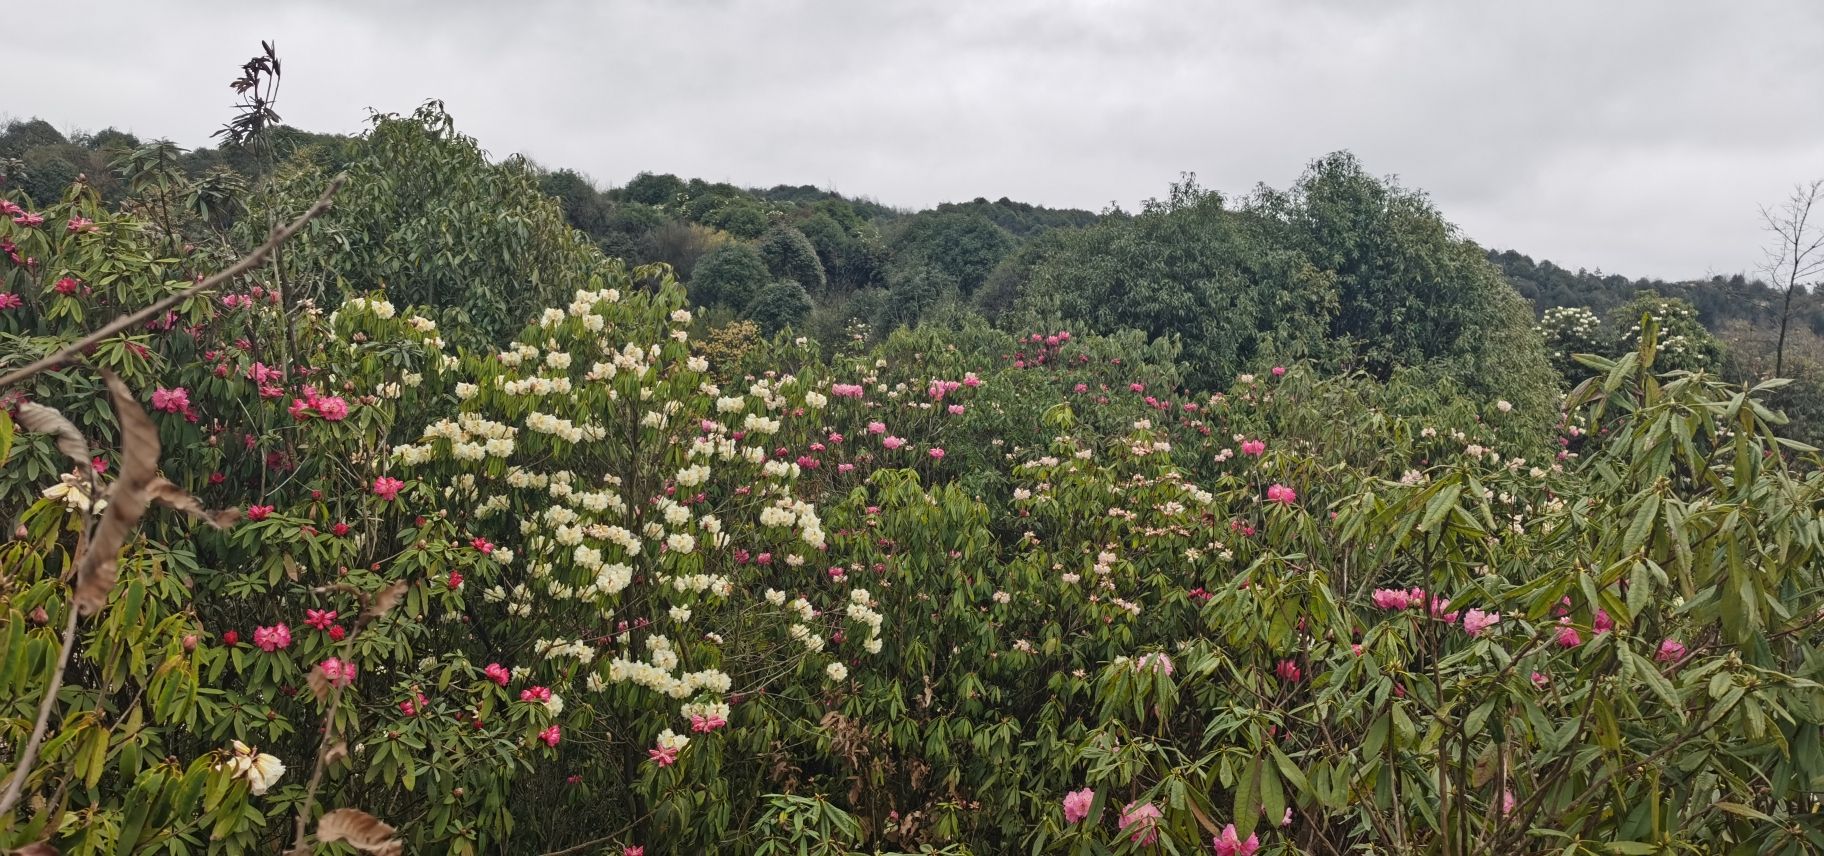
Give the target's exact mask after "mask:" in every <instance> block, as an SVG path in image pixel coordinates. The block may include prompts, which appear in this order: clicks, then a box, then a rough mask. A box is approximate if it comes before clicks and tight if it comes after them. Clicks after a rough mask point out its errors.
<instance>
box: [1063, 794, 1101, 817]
mask: <svg viewBox="0 0 1824 856" xmlns="http://www.w3.org/2000/svg"><path fill="white" fill-rule="evenodd" d="M1095 802H1096V792H1095V791H1094V790H1092V789H1090V788H1084V789H1082V790H1080V791H1071V792H1070V793H1067V794H1065V795H1064V822H1065V823H1082V822H1083V819H1084V818H1087V817H1089V807H1090V806H1092V805H1095Z"/></svg>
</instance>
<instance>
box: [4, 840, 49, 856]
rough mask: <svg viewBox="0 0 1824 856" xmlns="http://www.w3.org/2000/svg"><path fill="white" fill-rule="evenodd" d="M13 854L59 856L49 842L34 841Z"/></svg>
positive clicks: (20, 855)
mask: <svg viewBox="0 0 1824 856" xmlns="http://www.w3.org/2000/svg"><path fill="white" fill-rule="evenodd" d="M13 853H14V854H15V856H57V848H55V847H52V846H51V843H50V842H49V841H34V842H32V843H30V844H27V845H25V846H24V847H21V848H19V849H18V850H14V851H13Z"/></svg>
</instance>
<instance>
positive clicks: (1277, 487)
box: [1267, 483, 1298, 505]
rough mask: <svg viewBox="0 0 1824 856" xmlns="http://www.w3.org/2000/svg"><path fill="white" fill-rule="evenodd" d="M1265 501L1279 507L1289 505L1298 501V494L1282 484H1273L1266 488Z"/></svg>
mask: <svg viewBox="0 0 1824 856" xmlns="http://www.w3.org/2000/svg"><path fill="white" fill-rule="evenodd" d="M1267 501H1268V502H1273V503H1278V504H1280V505H1291V504H1292V503H1294V502H1297V501H1298V492H1297V491H1294V490H1293V489H1291V488H1289V487H1286V486H1285V485H1283V484H1277V483H1275V484H1273V485H1270V486H1268V487H1267Z"/></svg>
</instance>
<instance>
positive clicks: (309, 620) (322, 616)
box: [304, 609, 336, 630]
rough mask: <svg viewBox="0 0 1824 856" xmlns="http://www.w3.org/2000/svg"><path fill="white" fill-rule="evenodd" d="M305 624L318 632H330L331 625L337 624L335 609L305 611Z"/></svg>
mask: <svg viewBox="0 0 1824 856" xmlns="http://www.w3.org/2000/svg"><path fill="white" fill-rule="evenodd" d="M304 623H305V624H308V625H310V626H312V627H315V628H316V629H318V630H328V629H329V627H330V625H332V624H335V623H336V611H335V610H333V609H306V610H304Z"/></svg>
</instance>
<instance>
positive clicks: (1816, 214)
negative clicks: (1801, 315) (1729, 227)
mask: <svg viewBox="0 0 1824 856" xmlns="http://www.w3.org/2000/svg"><path fill="white" fill-rule="evenodd" d="M1761 220H1762V222H1763V223H1764V224H1765V228H1766V229H1767V231H1768V232H1769V233H1771V234H1772V235H1773V237H1774V238H1775V239H1776V240H1774V242H1773V243H1772V245H1771V246H1769V247H1767V248H1766V250H1765V252H1766V258H1767V260H1766V262H1765V263H1764V265H1763V267H1762V269H1763V270H1764V271H1766V273H1767V275H1768V277H1769V278H1771V279H1772V280H1773V286H1774V288H1775V289H1777V290H1779V291H1780V292H1781V293H1782V294H1783V295H1784V300H1783V302H1782V303H1781V306H1780V338H1779V343H1778V344H1776V345H1775V346H1774V352H1773V374H1774V376H1775V377H1778V376H1780V374H1781V373H1782V372H1784V371H1785V369H1786V325H1787V324H1788V323H1789V322H1790V321H1791V320H1792V296H1793V294H1795V293H1796V292H1799V291H1801V290H1804V289H1806V288H1808V287H1810V286H1813V285H1817V284H1818V280H1819V278H1820V276H1824V179H1817V180H1814V181H1812V182H1810V183H1809V184H1800V185H1798V186H1796V187H1794V188H1793V189H1792V194H1791V195H1790V196H1788V197H1786V200H1785V201H1783V202H1781V203H1780V204H1778V205H1776V206H1774V207H1771V208H1768V207H1765V206H1763V207H1762V208H1761Z"/></svg>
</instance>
